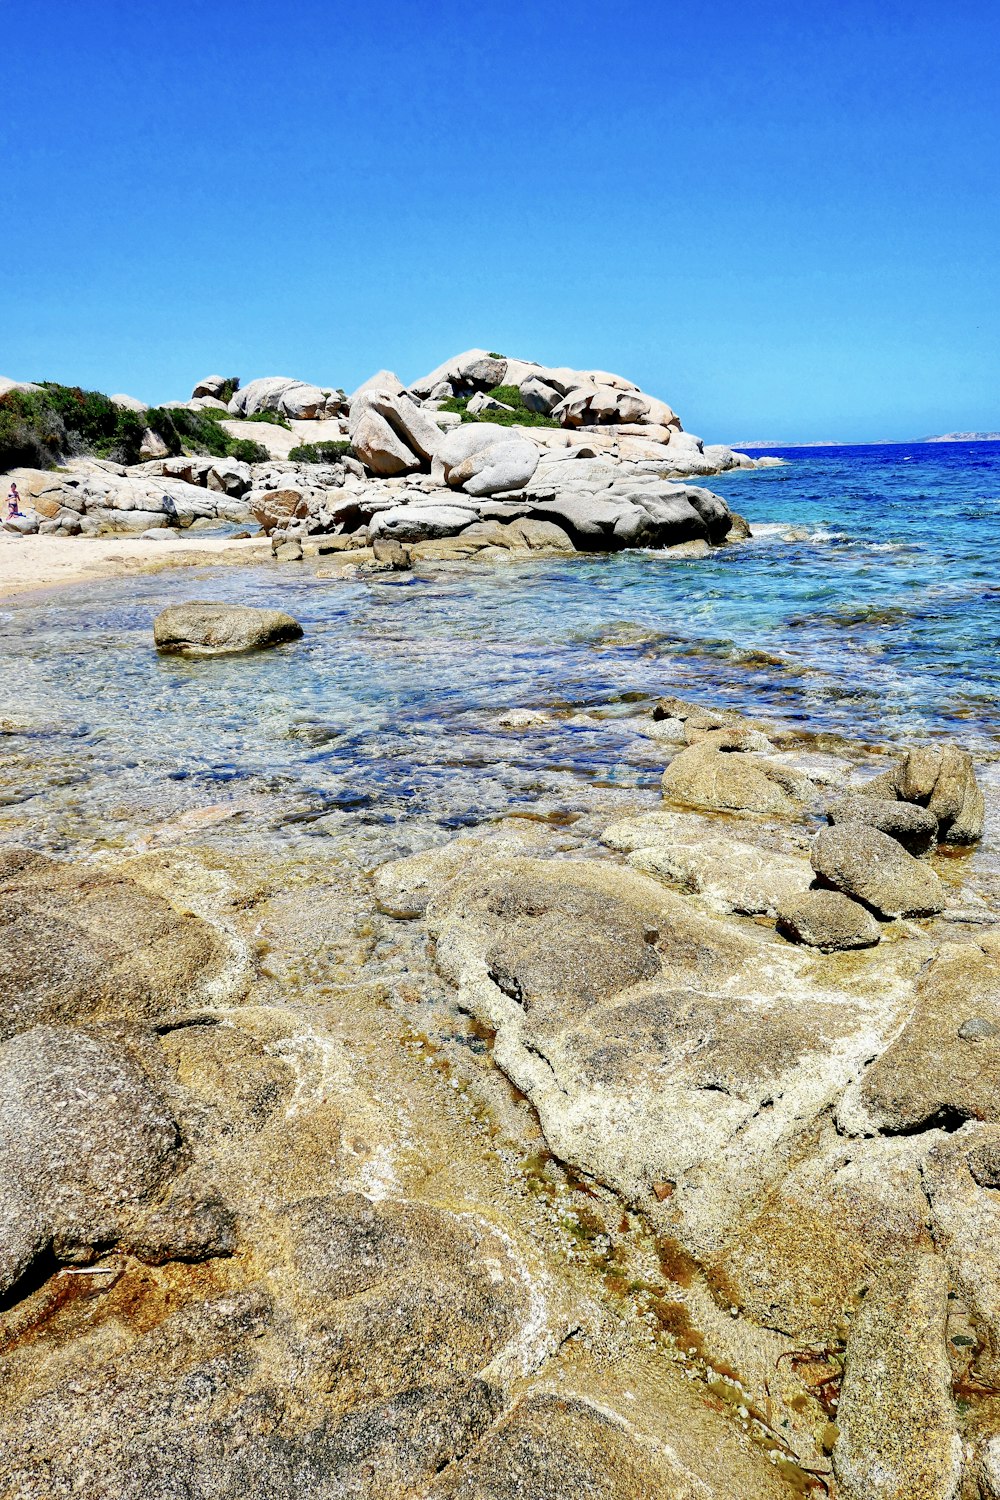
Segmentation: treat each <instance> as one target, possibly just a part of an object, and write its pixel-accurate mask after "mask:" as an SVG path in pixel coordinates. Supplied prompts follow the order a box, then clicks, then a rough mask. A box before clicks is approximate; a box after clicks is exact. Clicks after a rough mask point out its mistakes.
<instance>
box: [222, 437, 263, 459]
mask: <svg viewBox="0 0 1000 1500" xmlns="http://www.w3.org/2000/svg"><path fill="white" fill-rule="evenodd" d="M228 456H229V457H230V458H238V459H239V461H240V463H244V464H262V463H266V462H267V460H268V459H269V458H270V457H271V455H270V453H268V451H267V449H266V448H265V447H264V445H263V443H255V442H254V441H253V440H252V438H232V439H231V440H230V444H229V455H228Z"/></svg>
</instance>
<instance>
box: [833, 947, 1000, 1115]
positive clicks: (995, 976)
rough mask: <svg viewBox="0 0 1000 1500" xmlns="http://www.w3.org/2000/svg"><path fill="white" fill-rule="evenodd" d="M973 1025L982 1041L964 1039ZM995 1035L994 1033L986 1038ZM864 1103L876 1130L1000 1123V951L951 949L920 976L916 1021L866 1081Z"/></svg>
mask: <svg viewBox="0 0 1000 1500" xmlns="http://www.w3.org/2000/svg"><path fill="white" fill-rule="evenodd" d="M970 1018H975V1019H976V1021H977V1022H978V1023H979V1024H978V1025H977V1026H976V1028H975V1029H976V1031H977V1032H978V1033H979V1035H978V1039H975V1040H970V1039H969V1037H968V1036H967V1035H966V1036H965V1037H963V1036H960V1035H959V1031H960V1028H961V1027H962V1025H964V1024H966V1023H967V1022H968V1020H969V1019H970ZM983 1023H987V1024H988V1026H989V1027H992V1028H996V1029H995V1030H987V1025H984V1024H983ZM860 1099H861V1103H862V1106H863V1108H864V1110H865V1111H866V1114H867V1115H868V1117H869V1118H870V1120H871V1121H872V1122H873V1124H874V1125H875V1127H876V1128H877V1129H879V1130H883V1131H891V1132H899V1131H911V1130H917V1129H927V1128H930V1127H932V1126H933V1125H934V1124H935V1123H937V1122H938V1121H942V1120H943V1121H944V1122H946V1123H954V1121H955V1119H956V1117H957V1118H958V1119H959V1120H961V1119H963V1118H964V1119H978V1120H990V1121H998V1120H1000V944H998V943H997V940H996V939H995V938H994V939H990V940H987V943H986V945H984V946H980V945H979V944H978V943H947V944H944V945H942V947H941V948H940V949H939V950H938V953H937V955H936V957H935V958H934V960H933V962H932V963H931V964H930V965H929V967H928V968H927V970H926V971H925V972H924V974H923V975H922V976H921V979H920V983H919V985H918V987H917V994H916V1000H915V1003H914V1006H913V1011H912V1014H911V1016H910V1019H909V1021H908V1022H907V1024H906V1026H905V1027H904V1028H903V1030H902V1032H901V1033H900V1035H899V1037H898V1038H897V1040H896V1041H894V1042H893V1043H892V1045H891V1046H890V1047H889V1048H888V1050H887V1051H886V1052H884V1053H883V1054H882V1056H881V1057H879V1058H878V1059H877V1060H876V1061H875V1062H874V1063H873V1064H872V1066H871V1067H870V1068H869V1069H868V1071H867V1073H866V1074H865V1077H864V1080H863V1081H862V1084H861V1088H860Z"/></svg>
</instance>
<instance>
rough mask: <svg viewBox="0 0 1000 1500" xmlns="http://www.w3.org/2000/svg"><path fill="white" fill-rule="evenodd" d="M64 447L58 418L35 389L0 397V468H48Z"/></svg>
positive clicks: (64, 435)
mask: <svg viewBox="0 0 1000 1500" xmlns="http://www.w3.org/2000/svg"><path fill="white" fill-rule="evenodd" d="M68 446H69V438H68V436H67V433H66V428H65V425H64V423H63V421H62V418H61V417H60V416H59V414H58V412H56V411H55V410H54V409H53V408H52V407H51V406H49V405H48V404H47V402H45V401H44V399H41V398H40V397H39V395H38V394H37V393H36V392H34V391H8V392H7V394H6V395H5V396H0V469H16V468H19V467H21V465H23V466H24V467H25V468H29V469H49V468H51V467H52V466H53V464H55V463H56V462H57V461H58V460H59V458H61V457H62V455H63V454H64V453H65V452H66V449H67V448H68Z"/></svg>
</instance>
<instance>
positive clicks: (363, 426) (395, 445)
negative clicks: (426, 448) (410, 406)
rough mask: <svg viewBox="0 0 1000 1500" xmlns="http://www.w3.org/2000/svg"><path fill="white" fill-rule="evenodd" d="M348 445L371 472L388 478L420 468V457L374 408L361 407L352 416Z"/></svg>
mask: <svg viewBox="0 0 1000 1500" xmlns="http://www.w3.org/2000/svg"><path fill="white" fill-rule="evenodd" d="M351 445H352V447H353V449H354V452H355V453H356V454H357V456H358V458H359V459H360V460H361V462H362V463H363V464H364V465H365V467H366V468H367V469H370V470H371V472H372V473H373V474H382V475H385V476H386V478H392V477H393V476H394V475H396V474H410V473H412V472H413V470H414V469H419V468H420V459H419V458H418V457H417V455H416V454H415V453H413V452H412V450H411V449H410V448H408V447H407V446H406V444H405V443H404V441H403V439H402V438H401V437H400V436H399V435H398V433H396V432H395V431H394V430H393V428H392V427H391V426H390V425H389V423H388V422H387V421H386V419H385V417H382V416H380V415H379V413H378V412H377V411H370V410H362V411H361V412H360V413H359V414H358V415H357V416H355V417H353V419H352V424H351Z"/></svg>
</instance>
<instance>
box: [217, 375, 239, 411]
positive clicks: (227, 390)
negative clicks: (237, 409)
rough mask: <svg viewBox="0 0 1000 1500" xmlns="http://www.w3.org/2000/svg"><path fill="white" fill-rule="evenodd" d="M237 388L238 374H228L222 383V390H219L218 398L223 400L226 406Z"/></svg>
mask: <svg viewBox="0 0 1000 1500" xmlns="http://www.w3.org/2000/svg"><path fill="white" fill-rule="evenodd" d="M239 388H240V377H239V376H238V375H230V376H229V379H228V380H227V381H226V382H225V384H224V385H223V387H222V390H221V391H220V392H219V400H220V401H225V402H226V404H227V406H228V404H229V402H230V401H232V399H233V397H234V396H235V395H236V392H237V391H238V390H239Z"/></svg>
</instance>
